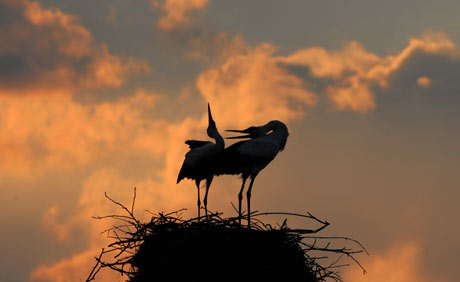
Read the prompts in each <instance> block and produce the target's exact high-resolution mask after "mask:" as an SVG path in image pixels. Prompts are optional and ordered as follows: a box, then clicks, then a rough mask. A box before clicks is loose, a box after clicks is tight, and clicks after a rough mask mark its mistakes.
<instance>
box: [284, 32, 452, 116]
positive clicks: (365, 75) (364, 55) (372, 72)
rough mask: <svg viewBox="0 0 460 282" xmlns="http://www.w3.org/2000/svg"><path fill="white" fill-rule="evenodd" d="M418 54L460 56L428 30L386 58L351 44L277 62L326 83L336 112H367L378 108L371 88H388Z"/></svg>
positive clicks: (306, 50)
mask: <svg viewBox="0 0 460 282" xmlns="http://www.w3.org/2000/svg"><path fill="white" fill-rule="evenodd" d="M419 53H424V54H436V55H439V56H445V57H449V58H451V59H456V58H458V57H459V52H458V50H457V47H456V45H455V44H454V43H453V41H452V40H451V39H449V38H448V37H447V36H446V35H445V34H444V33H442V32H433V31H426V32H424V33H423V34H422V35H421V36H419V37H411V38H410V39H409V43H408V45H407V46H406V47H405V48H404V49H403V50H401V51H400V52H399V53H397V54H392V55H387V56H385V57H381V56H378V55H376V54H373V53H371V52H369V51H366V50H365V49H364V48H363V46H362V45H361V44H359V43H358V42H355V41H352V42H349V43H347V44H346V45H345V47H344V48H343V50H340V51H328V50H326V49H324V48H322V47H309V48H304V49H300V50H298V51H296V52H294V53H292V54H290V55H288V56H284V57H279V58H278V61H279V62H281V63H282V64H284V65H286V67H288V68H289V67H290V68H291V69H292V67H299V66H301V67H306V68H308V70H309V76H310V79H312V80H313V81H315V80H316V81H321V80H322V81H326V85H325V86H324V87H323V89H322V92H323V93H324V94H325V95H326V96H327V97H328V98H329V100H330V102H331V103H332V104H333V105H334V106H335V107H336V108H337V109H339V110H346V109H350V110H352V111H355V112H361V113H367V112H369V111H371V110H372V109H374V108H375V107H376V103H375V93H374V91H373V90H372V88H373V87H383V88H385V87H388V86H389V80H390V79H391V77H392V75H393V74H394V73H395V72H397V71H398V70H399V69H400V68H401V67H403V66H404V64H405V63H406V62H407V61H409V60H410V59H411V58H413V57H414V56H416V55H417V54H419Z"/></svg>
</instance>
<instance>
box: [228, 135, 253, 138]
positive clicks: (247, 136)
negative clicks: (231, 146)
mask: <svg viewBox="0 0 460 282" xmlns="http://www.w3.org/2000/svg"><path fill="white" fill-rule="evenodd" d="M245 138H251V135H250V134H247V135H241V136H232V137H225V139H245Z"/></svg>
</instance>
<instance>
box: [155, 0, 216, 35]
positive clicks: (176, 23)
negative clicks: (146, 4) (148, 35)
mask: <svg viewBox="0 0 460 282" xmlns="http://www.w3.org/2000/svg"><path fill="white" fill-rule="evenodd" d="M208 5H209V0H164V1H161V2H160V1H157V0H155V1H152V7H154V8H159V9H161V10H163V11H164V12H165V13H166V15H165V16H163V17H161V18H160V19H159V20H158V22H157V27H158V28H159V29H162V30H173V29H177V28H184V27H187V26H188V25H190V23H192V17H191V13H192V12H194V11H202V10H204V9H205V8H206V7H207V6H208Z"/></svg>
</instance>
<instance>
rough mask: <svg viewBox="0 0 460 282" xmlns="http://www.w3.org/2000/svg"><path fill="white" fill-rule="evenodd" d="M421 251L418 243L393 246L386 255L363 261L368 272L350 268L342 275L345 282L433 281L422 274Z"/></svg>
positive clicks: (378, 255)
mask: <svg viewBox="0 0 460 282" xmlns="http://www.w3.org/2000/svg"><path fill="white" fill-rule="evenodd" d="M420 255H421V249H420V246H419V245H418V244H416V243H406V244H401V245H398V246H393V247H392V248H391V249H389V250H388V251H387V252H386V253H384V254H376V255H371V256H369V258H368V259H367V260H365V261H361V263H362V264H363V265H364V267H365V268H366V270H367V273H366V274H365V275H363V272H362V271H361V269H358V268H351V267H349V268H348V269H347V271H346V272H345V273H344V274H343V275H342V276H343V280H344V281H353V282H361V281H363V282H364V281H369V282H429V281H441V280H439V279H432V278H429V277H427V276H426V274H425V273H423V272H422V269H421V263H420Z"/></svg>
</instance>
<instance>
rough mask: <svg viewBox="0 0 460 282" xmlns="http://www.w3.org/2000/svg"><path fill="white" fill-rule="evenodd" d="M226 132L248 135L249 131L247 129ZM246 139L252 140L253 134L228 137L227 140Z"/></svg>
mask: <svg viewBox="0 0 460 282" xmlns="http://www.w3.org/2000/svg"><path fill="white" fill-rule="evenodd" d="M225 131H227V132H238V133H248V130H247V129H245V130H236V129H227V130H225ZM244 138H251V134H246V135H240V136H232V137H226V138H225V139H244Z"/></svg>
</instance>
